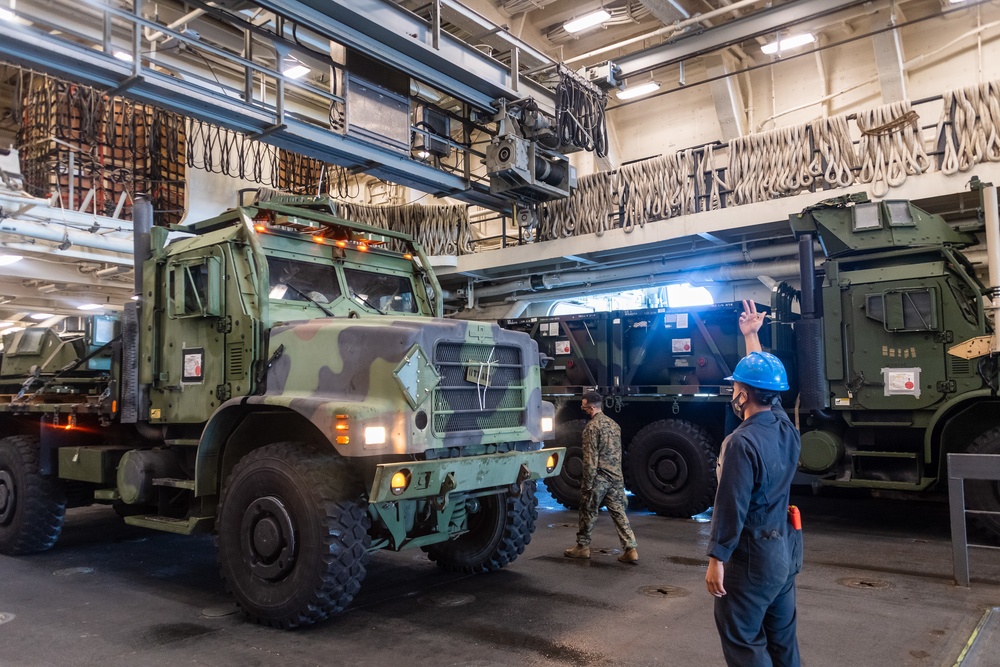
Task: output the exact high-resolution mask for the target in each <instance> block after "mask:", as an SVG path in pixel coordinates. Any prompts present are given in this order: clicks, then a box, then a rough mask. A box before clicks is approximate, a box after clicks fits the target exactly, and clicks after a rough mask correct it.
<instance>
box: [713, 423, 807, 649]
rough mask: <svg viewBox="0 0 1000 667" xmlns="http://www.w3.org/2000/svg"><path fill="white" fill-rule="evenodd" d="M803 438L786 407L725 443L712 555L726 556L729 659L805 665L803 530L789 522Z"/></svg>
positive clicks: (721, 613)
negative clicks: (800, 612) (800, 603)
mask: <svg viewBox="0 0 1000 667" xmlns="http://www.w3.org/2000/svg"><path fill="white" fill-rule="evenodd" d="M800 448H801V443H800V440H799V434H798V432H797V431H796V429H795V426H794V425H793V424H792V422H791V421H790V420H789V419H788V416H787V415H786V414H785V411H784V410H782V409H781V407H780V406H775V407H774V409H772V410H768V411H764V412H759V413H757V414H755V415H753V416H751V417H750V418H748V419H747V420H746V421H744V422H743V423H742V424H740V425H739V426H738V427H737V428H736V430H735V431H733V433H732V435H730V436H729V438H728V440H727V442H726V443H725V445H724V448H723V452H722V456H721V458H722V462H721V468H722V470H721V475H720V477H719V490H718V492H717V493H716V495H715V509H714V510H713V514H712V532H711V536H710V540H709V544H708V555H709V556H712V557H714V558H717V559H718V560H720V561H722V562H723V563H726V567H725V575H724V576H725V578H724V580H723V586H724V587H725V589H726V595H724V596H723V597H721V598H716V599H715V624H716V626H717V627H718V629H719V637H720V638H721V640H722V652H723V653H724V654H725V656H726V662H727V664H729V665H740V667H757V666H765V665H799V664H800V660H799V645H798V641H797V640H796V637H795V575H796V574H798V572H799V570H800V569H802V532H801V531H797V530H793V529H792V527H791V524H789V522H788V500H789V491H790V488H791V483H792V477H793V476H794V475H795V469H796V466H797V465H798V460H799V449H800Z"/></svg>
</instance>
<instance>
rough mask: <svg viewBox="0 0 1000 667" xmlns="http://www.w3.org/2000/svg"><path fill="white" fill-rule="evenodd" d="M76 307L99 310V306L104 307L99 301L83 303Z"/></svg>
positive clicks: (78, 308)
mask: <svg viewBox="0 0 1000 667" xmlns="http://www.w3.org/2000/svg"><path fill="white" fill-rule="evenodd" d="M76 308H77V310H100V309H101V308H104V306H102V305H101V304H99V303H85V304H83V305H82V306H77V307H76Z"/></svg>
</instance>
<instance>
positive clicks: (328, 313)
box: [283, 282, 334, 317]
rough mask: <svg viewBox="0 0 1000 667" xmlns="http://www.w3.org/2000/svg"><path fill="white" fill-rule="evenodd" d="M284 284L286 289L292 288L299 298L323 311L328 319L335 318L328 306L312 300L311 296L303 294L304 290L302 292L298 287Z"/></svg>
mask: <svg viewBox="0 0 1000 667" xmlns="http://www.w3.org/2000/svg"><path fill="white" fill-rule="evenodd" d="M283 284H284V285H285V287H290V288H291V289H292V291H293V292H295V293H296V294H298V295H299V296H301V297H302V298H303V299H305V300H306V301H308V302H309V303H311V304H313V305H314V306H316V307H317V308H319V309H320V310H322V311H323V312H324V313H326V314H327V316H328V317H334V314H333V311H331V310H330V309H329V308H327V307H326V306H324V305H323V304H321V303H320V302H319V301H317V300H316V299H314V298H312V297H311V296H309V295H308V294H306V293H305V292H303V291H302V290H300V289H299V288H298V287H296V286H295V285H293V284H292V283H290V282H285V283H283Z"/></svg>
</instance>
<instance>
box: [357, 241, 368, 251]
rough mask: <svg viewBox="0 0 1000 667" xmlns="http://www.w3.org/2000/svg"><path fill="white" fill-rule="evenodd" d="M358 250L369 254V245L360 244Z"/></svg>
mask: <svg viewBox="0 0 1000 667" xmlns="http://www.w3.org/2000/svg"><path fill="white" fill-rule="evenodd" d="M358 250H360V251H361V252H368V244H367V243H359V244H358Z"/></svg>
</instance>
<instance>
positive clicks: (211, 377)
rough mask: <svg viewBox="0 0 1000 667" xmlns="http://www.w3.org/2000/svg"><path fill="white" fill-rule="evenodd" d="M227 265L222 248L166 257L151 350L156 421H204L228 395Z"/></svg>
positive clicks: (153, 418) (152, 410)
mask: <svg viewBox="0 0 1000 667" xmlns="http://www.w3.org/2000/svg"><path fill="white" fill-rule="evenodd" d="M224 263H225V259H224V254H223V252H222V248H221V247H219V246H213V247H208V248H199V249H197V250H192V251H191V252H188V253H181V254H179V255H176V256H172V257H170V259H169V260H168V263H167V265H166V267H165V271H164V284H163V285H161V286H160V288H161V289H162V294H163V299H162V300H161V301H160V303H161V308H162V311H161V313H160V316H159V318H158V322H159V323H160V324H161V326H160V327H159V329H160V330H159V331H158V332H156V334H157V335H156V337H155V344H154V345H155V347H156V349H155V350H153V354H155V355H157V356H158V364H157V370H158V373H157V375H156V377H155V378H154V384H153V386H154V391H152V392H151V395H150V421H152V422H158V421H163V422H169V423H196V422H202V421H205V420H206V419H208V417H209V416H210V415H211V414H212V412H213V411H214V410H215V408H216V407H218V405H219V403H220V402H221V400H222V399H224V398H225V395H226V393H227V392H226V390H225V388H226V374H225V370H226V369H225V331H226V329H225V327H224V326H222V325H223V324H224V317H223V315H224V313H225V303H224V301H225V290H224V289H223V274H224Z"/></svg>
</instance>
